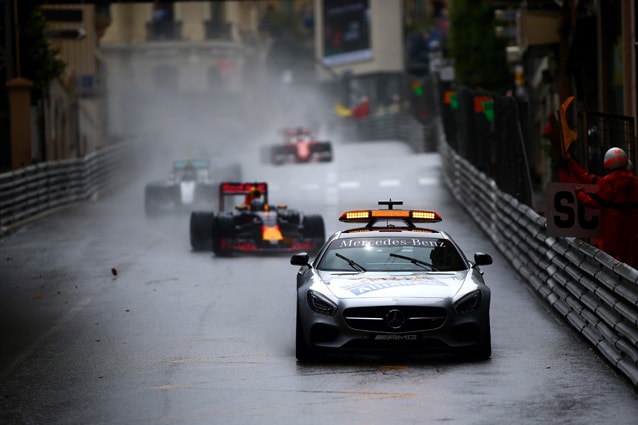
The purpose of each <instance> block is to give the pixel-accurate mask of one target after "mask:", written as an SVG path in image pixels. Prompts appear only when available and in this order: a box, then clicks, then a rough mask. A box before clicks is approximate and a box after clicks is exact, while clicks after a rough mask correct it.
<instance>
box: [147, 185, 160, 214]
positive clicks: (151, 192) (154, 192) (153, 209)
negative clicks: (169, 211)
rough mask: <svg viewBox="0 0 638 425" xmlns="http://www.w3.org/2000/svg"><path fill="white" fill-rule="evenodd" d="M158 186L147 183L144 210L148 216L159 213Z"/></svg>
mask: <svg viewBox="0 0 638 425" xmlns="http://www.w3.org/2000/svg"><path fill="white" fill-rule="evenodd" d="M158 192H159V190H158V188H157V187H155V186H153V185H147V186H146V187H145V188H144V212H145V213H146V215H147V216H149V217H150V216H154V215H157V214H158V213H159V208H158V205H157V204H158V202H159V199H158V197H159V196H158Z"/></svg>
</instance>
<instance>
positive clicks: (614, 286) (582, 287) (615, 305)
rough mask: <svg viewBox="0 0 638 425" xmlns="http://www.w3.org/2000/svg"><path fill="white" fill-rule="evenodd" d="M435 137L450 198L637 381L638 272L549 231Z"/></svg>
mask: <svg viewBox="0 0 638 425" xmlns="http://www.w3.org/2000/svg"><path fill="white" fill-rule="evenodd" d="M438 134H439V136H438V137H439V152H440V153H441V160H442V163H443V166H442V170H443V171H442V172H443V179H444V181H445V184H446V186H447V187H448V188H449V189H450V191H451V193H452V194H453V196H454V197H455V198H456V199H457V201H459V202H461V201H462V203H461V205H463V206H464V207H465V208H466V209H467V210H468V212H470V213H471V215H472V216H473V217H474V218H475V219H476V221H477V223H478V224H479V226H480V227H481V228H483V229H485V233H486V234H487V235H488V236H489V237H490V238H491V239H492V241H493V243H494V245H495V246H496V247H497V248H498V249H499V251H500V252H501V253H502V254H503V255H504V256H505V257H506V258H507V260H508V261H509V262H510V264H511V265H512V266H513V267H514V268H515V269H516V270H517V272H518V273H519V274H520V276H521V277H522V278H523V279H524V280H525V281H527V282H528V283H529V284H530V285H531V286H532V287H533V288H534V289H535V291H536V292H537V294H538V295H539V296H540V297H541V298H542V299H544V300H545V301H546V302H547V303H548V304H549V305H551V306H552V307H553V308H554V309H555V311H556V312H557V313H558V314H560V315H561V316H562V317H564V318H565V320H566V321H567V322H568V323H569V324H571V326H572V327H573V328H574V329H575V330H576V331H578V332H579V333H580V334H581V335H582V336H583V337H584V338H585V339H587V340H588V341H589V342H590V343H591V344H592V345H593V346H594V347H595V348H596V349H597V351H598V352H599V353H600V354H601V355H602V356H603V357H604V358H605V359H607V360H608V361H609V362H610V363H611V364H612V365H613V366H615V367H616V368H617V369H618V370H619V371H620V372H622V373H623V374H624V375H625V376H626V377H627V378H628V379H629V380H630V381H631V382H632V383H633V384H634V385H636V386H638V270H636V269H634V268H632V267H630V266H628V265H626V264H624V263H621V262H619V261H617V260H615V259H614V258H612V257H610V256H609V255H607V254H606V253H605V252H603V251H600V250H599V249H597V248H596V247H594V246H592V245H590V244H589V243H586V242H583V241H581V240H579V239H575V238H556V237H550V236H547V235H546V233H545V228H546V219H545V217H543V216H541V215H539V214H538V213H536V211H534V210H533V209H532V208H530V207H528V206H527V205H524V204H521V203H519V202H518V201H517V200H516V199H515V198H513V197H512V196H510V195H507V194H505V193H503V192H501V191H500V190H499V188H498V187H497V186H496V184H495V183H494V180H492V179H489V178H487V177H486V175H485V174H484V173H482V172H480V171H478V170H477V169H476V168H474V167H473V166H472V164H470V163H469V162H468V161H466V160H465V159H463V158H462V157H461V156H459V155H458V154H457V153H456V152H455V151H454V150H453V149H452V148H451V147H450V146H449V145H448V144H447V142H446V141H445V136H443V131H442V130H440V131H439V132H438Z"/></svg>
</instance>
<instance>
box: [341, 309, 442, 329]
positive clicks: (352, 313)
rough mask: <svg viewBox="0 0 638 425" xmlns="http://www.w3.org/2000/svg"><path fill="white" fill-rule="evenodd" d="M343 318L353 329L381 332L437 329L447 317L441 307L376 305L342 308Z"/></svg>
mask: <svg viewBox="0 0 638 425" xmlns="http://www.w3.org/2000/svg"><path fill="white" fill-rule="evenodd" d="M343 316H344V319H345V321H346V323H347V324H348V326H349V327H350V328H352V329H355V330H360V331H367V332H383V333H388V332H389V333H405V332H422V331H429V330H433V329H438V328H440V327H441V326H443V324H444V323H445V320H446V319H447V311H446V310H445V309H444V308H441V307H421V306H376V307H352V308H348V309H346V310H344V312H343Z"/></svg>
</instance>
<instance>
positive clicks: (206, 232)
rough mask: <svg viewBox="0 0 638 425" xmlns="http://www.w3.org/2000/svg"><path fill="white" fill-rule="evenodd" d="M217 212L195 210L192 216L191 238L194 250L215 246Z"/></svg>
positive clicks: (203, 249)
mask: <svg viewBox="0 0 638 425" xmlns="http://www.w3.org/2000/svg"><path fill="white" fill-rule="evenodd" d="M214 220H215V213H213V212H207V211H193V212H192V213H191V218H190V240H191V247H192V248H193V250H194V251H209V250H210V249H212V247H213V221H214Z"/></svg>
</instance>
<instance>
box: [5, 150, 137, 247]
mask: <svg viewBox="0 0 638 425" xmlns="http://www.w3.org/2000/svg"><path fill="white" fill-rule="evenodd" d="M129 149H130V145H129V144H125V143H121V144H116V145H111V146H108V147H106V148H103V149H100V150H98V151H95V152H93V153H91V154H89V155H87V156H86V157H84V158H80V159H68V160H62V161H55V162H47V163H42V164H37V165H31V166H28V167H24V168H21V169H18V170H15V171H12V172H8V173H3V174H0V235H2V234H4V233H5V232H7V231H8V229H9V227H10V226H11V225H14V224H16V223H19V222H21V221H23V220H26V219H28V218H30V217H33V216H35V215H37V214H39V213H41V212H43V211H47V210H51V209H53V208H55V207H58V206H60V205H64V204H68V203H71V202H74V201H78V200H82V199H87V198H89V197H91V196H92V195H93V194H95V193H96V192H98V191H99V190H103V189H106V188H108V187H109V186H110V185H111V184H112V183H113V182H114V181H116V179H117V177H118V176H120V175H121V168H120V169H119V170H118V169H117V168H118V166H119V165H121V164H122V162H123V158H125V155H126V153H127V151H128V150H129Z"/></svg>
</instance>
